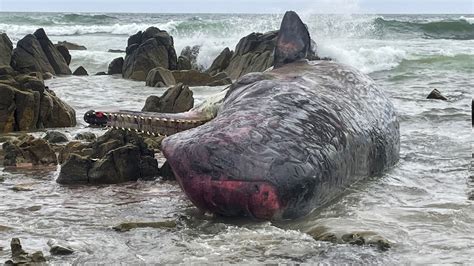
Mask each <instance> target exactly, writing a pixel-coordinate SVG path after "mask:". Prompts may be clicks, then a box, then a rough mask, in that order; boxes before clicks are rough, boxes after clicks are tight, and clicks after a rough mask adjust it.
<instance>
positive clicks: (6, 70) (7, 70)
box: [0, 35, 15, 77]
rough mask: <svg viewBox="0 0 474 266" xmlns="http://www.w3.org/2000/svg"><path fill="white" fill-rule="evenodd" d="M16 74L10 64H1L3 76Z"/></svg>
mask: <svg viewBox="0 0 474 266" xmlns="http://www.w3.org/2000/svg"><path fill="white" fill-rule="evenodd" d="M0 36H1V35H0ZM0 45H1V44H0ZM0 52H2V51H0ZM3 52H4V51H3ZM0 56H1V55H0ZM0 60H1V59H0ZM14 74H15V70H13V68H12V67H11V66H10V65H0V76H1V77H9V76H13V75H14Z"/></svg>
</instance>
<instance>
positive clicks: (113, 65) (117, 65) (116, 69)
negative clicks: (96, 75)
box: [107, 57, 123, 75]
mask: <svg viewBox="0 0 474 266" xmlns="http://www.w3.org/2000/svg"><path fill="white" fill-rule="evenodd" d="M122 68H123V57H118V58H115V59H114V60H112V62H110V64H109V68H108V71H107V73H108V74H109V75H114V74H122Z"/></svg>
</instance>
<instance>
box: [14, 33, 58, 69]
mask: <svg viewBox="0 0 474 266" xmlns="http://www.w3.org/2000/svg"><path fill="white" fill-rule="evenodd" d="M11 66H12V67H13V69H15V70H16V71H18V72H21V73H29V72H36V71H37V72H41V73H45V72H50V73H56V72H55V71H54V69H53V67H52V66H51V64H50V63H49V61H48V58H47V57H46V54H45V53H44V51H43V48H42V47H41V44H40V43H39V41H38V40H37V39H36V37H35V36H34V35H33V34H28V35H26V36H25V37H24V38H23V39H21V40H19V41H18V43H17V46H16V48H15V49H14V50H13V54H12V60H11Z"/></svg>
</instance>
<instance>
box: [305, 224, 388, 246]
mask: <svg viewBox="0 0 474 266" xmlns="http://www.w3.org/2000/svg"><path fill="white" fill-rule="evenodd" d="M307 233H308V234H309V235H310V236H311V237H313V238H314V239H315V240H318V241H327V242H332V243H336V244H351V245H358V246H371V247H375V248H377V249H378V250H380V251H386V250H388V249H390V247H391V243H390V242H389V241H388V240H387V239H385V238H383V237H381V236H380V235H378V234H377V233H375V232H371V231H357V232H351V233H340V232H331V231H330V230H329V229H328V228H327V227H325V226H317V227H315V228H312V229H311V230H310V231H309V232H307Z"/></svg>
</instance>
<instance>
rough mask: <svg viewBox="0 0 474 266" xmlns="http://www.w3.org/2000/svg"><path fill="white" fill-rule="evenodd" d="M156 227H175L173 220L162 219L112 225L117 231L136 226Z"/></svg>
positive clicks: (128, 229) (127, 229)
mask: <svg viewBox="0 0 474 266" xmlns="http://www.w3.org/2000/svg"><path fill="white" fill-rule="evenodd" d="M147 227H148V228H158V229H169V228H175V227H176V221H175V220H164V221H158V222H126V223H121V224H119V225H117V226H114V227H113V229H114V230H115V231H118V232H127V231H130V230H132V229H136V228H147Z"/></svg>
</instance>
